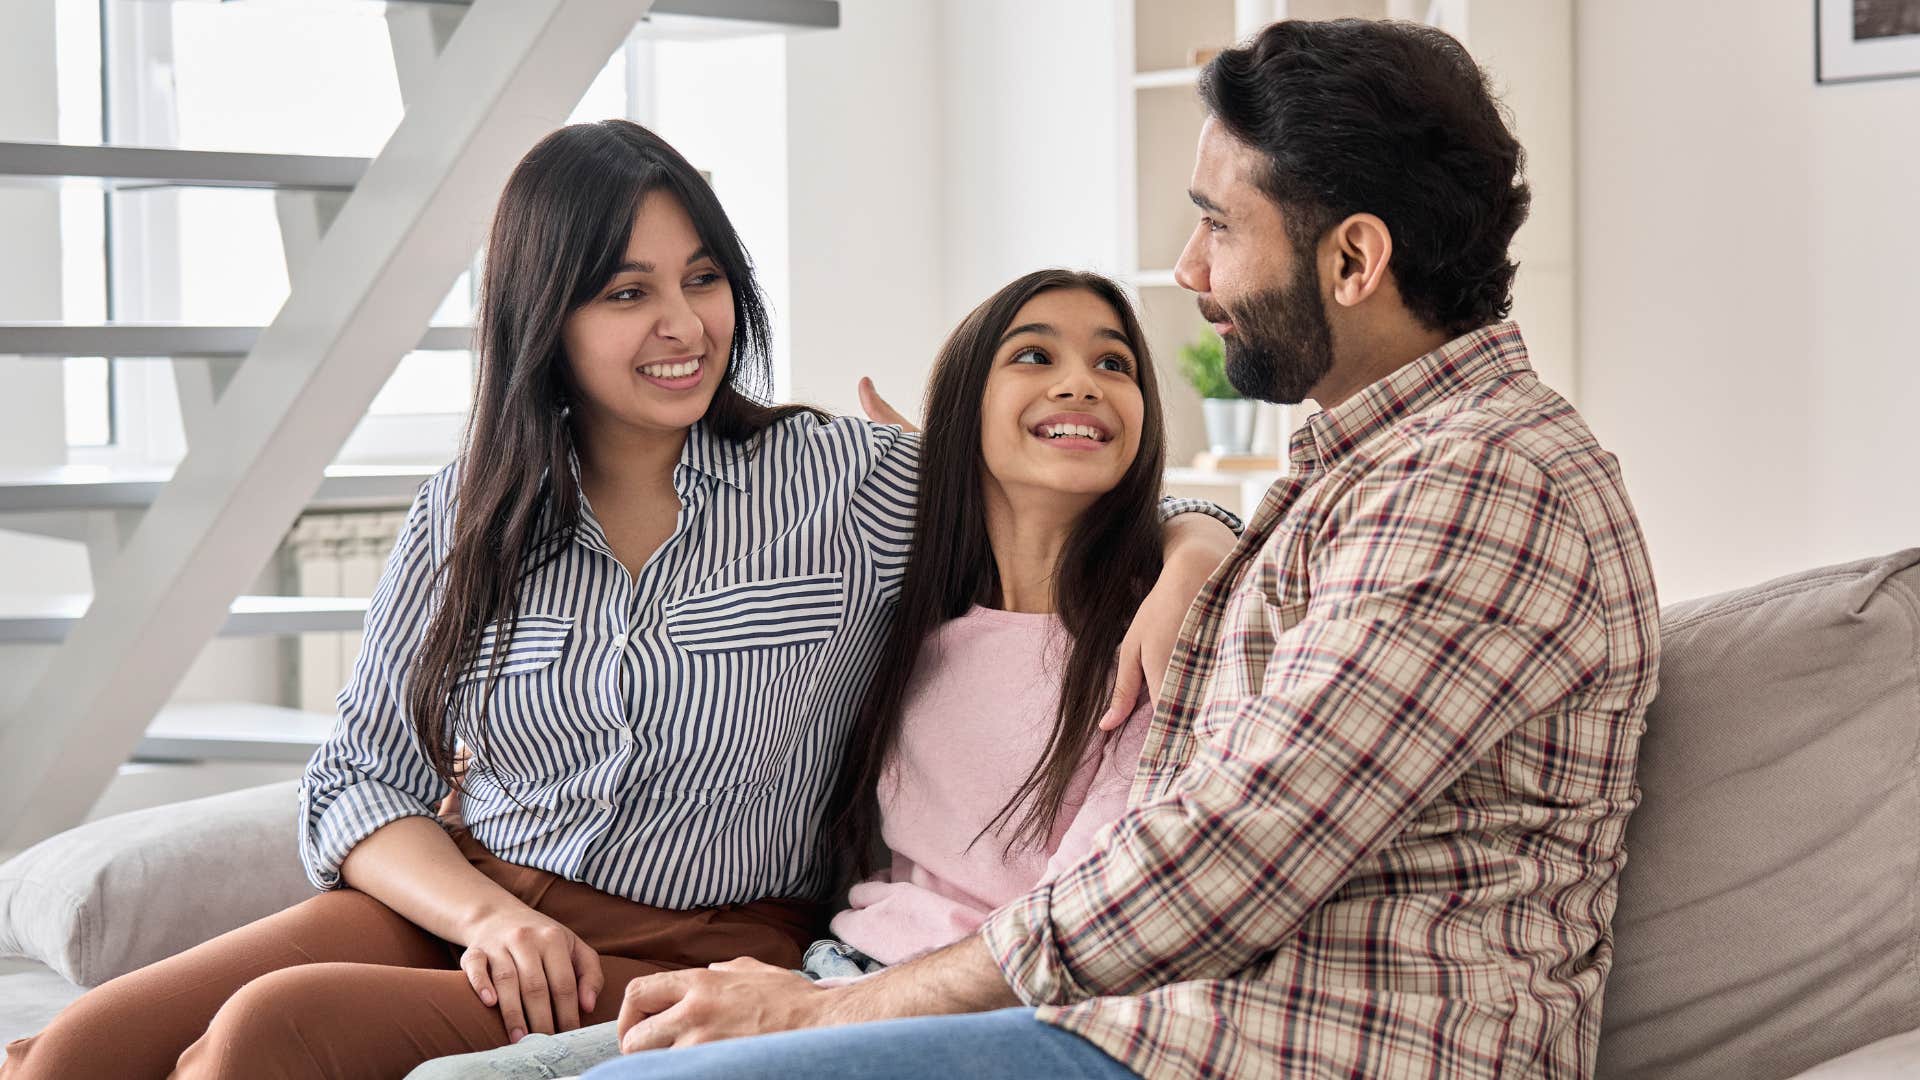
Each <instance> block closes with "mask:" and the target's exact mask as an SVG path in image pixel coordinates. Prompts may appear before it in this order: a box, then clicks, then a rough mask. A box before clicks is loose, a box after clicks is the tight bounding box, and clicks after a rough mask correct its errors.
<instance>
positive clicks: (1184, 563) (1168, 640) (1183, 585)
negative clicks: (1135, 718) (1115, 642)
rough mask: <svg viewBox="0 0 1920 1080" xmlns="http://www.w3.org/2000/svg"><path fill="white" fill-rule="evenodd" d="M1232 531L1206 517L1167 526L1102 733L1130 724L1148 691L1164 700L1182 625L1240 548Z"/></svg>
mask: <svg viewBox="0 0 1920 1080" xmlns="http://www.w3.org/2000/svg"><path fill="white" fill-rule="evenodd" d="M1235 539H1236V538H1235V536H1234V535H1233V530H1232V529H1229V528H1227V527H1226V526H1225V525H1224V524H1222V523H1221V522H1219V521H1218V520H1216V519H1214V518H1211V517H1208V516H1207V515H1205V514H1181V515H1179V516H1178V517H1175V518H1173V519H1172V520H1171V521H1168V522H1167V524H1166V542H1167V550H1166V557H1165V558H1164V560H1163V561H1162V563H1161V567H1160V580H1159V581H1157V582H1155V583H1154V586H1153V589H1152V591H1150V592H1148V593H1147V597H1146V599H1144V600H1142V601H1141V602H1140V610H1139V611H1137V612H1135V613H1134V616H1133V624H1132V625H1131V626H1129V627H1127V636H1126V637H1125V638H1122V639H1121V641H1120V667H1119V673H1118V675H1117V677H1116V678H1115V679H1114V685H1113V700H1112V701H1111V702H1109V703H1108V705H1107V712H1106V715H1104V716H1102V717H1101V718H1100V730H1102V731H1112V730H1113V729H1115V728H1117V727H1119V726H1120V725H1121V724H1124V723H1126V721H1127V717H1129V716H1132V715H1133V710H1134V707H1135V706H1136V705H1138V704H1139V702H1140V694H1141V692H1142V691H1143V690H1144V691H1146V692H1147V693H1148V694H1150V695H1152V696H1153V698H1154V700H1155V701H1156V702H1157V701H1158V700H1159V693H1160V683H1161V682H1162V681H1163V680H1164V679H1166V677H1167V667H1168V665H1169V664H1171V663H1172V662H1173V647H1174V645H1175V644H1177V643H1178V642H1179V640H1180V625H1181V624H1182V623H1184V622H1185V621H1186V618H1187V609H1188V608H1191V607H1192V606H1193V599H1194V597H1196V596H1199V595H1200V589H1201V587H1202V586H1204V585H1206V583H1207V579H1208V578H1209V577H1212V576H1213V572H1214V570H1215V569H1216V568H1218V567H1219V565H1220V563H1221V561H1222V560H1224V559H1225V558H1226V557H1227V555H1228V554H1229V553H1231V552H1232V551H1233V545H1234V542H1235Z"/></svg>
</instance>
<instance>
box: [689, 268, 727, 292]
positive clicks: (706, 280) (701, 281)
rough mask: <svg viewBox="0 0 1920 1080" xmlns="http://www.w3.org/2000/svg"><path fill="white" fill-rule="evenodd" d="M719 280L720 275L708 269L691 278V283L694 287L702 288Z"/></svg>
mask: <svg viewBox="0 0 1920 1080" xmlns="http://www.w3.org/2000/svg"><path fill="white" fill-rule="evenodd" d="M719 281H720V275H719V274H717V273H715V272H713V271H712V270H709V271H707V272H706V273H704V274H700V275H698V276H697V277H695V278H694V279H693V282H692V285H693V287H694V288H696V289H704V288H706V287H707V286H709V285H714V284H717V283H718V282H719Z"/></svg>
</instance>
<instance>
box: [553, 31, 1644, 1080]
mask: <svg viewBox="0 0 1920 1080" xmlns="http://www.w3.org/2000/svg"><path fill="white" fill-rule="evenodd" d="M1201 94H1202V96H1203V98H1204V100H1205V102H1206V105H1207V108H1208V112H1209V114H1210V116H1209V119H1208V120H1207V122H1206V125H1205V127H1204V129H1203V131H1202V134H1201V137H1200V144H1199V150H1198V156H1197V160H1196V163H1195V167H1194V172H1193V187H1192V192H1191V194H1192V197H1193V201H1194V203H1195V204H1196V205H1197V206H1198V207H1199V209H1200V211H1201V217H1200V221H1199V224H1198V225H1197V226H1196V229H1195V232H1194V235H1193V237H1192V238H1191V239H1190V240H1189V242H1188V244H1187V248H1186V251H1185V252H1184V253H1183V254H1182V256H1181V259H1180V264H1179V267H1178V270H1177V276H1178V278H1179V280H1180V283H1181V284H1182V285H1184V286H1186V287H1187V288H1189V289H1192V290H1193V291H1195V292H1196V293H1198V294H1199V305H1200V309H1201V311H1202V312H1203V313H1205V314H1206V316H1207V318H1208V319H1209V320H1210V321H1212V322H1213V323H1214V325H1215V327H1216V328H1217V329H1218V330H1219V331H1220V332H1221V334H1222V336H1223V337H1224V339H1225V342H1226V348H1227V357H1228V374H1229V376H1230V377H1231V378H1232V380H1233V382H1234V383H1235V385H1236V386H1238V387H1239V388H1240V389H1241V390H1243V391H1245V392H1247V393H1249V394H1252V395H1254V396H1258V397H1262V398H1265V399H1267V400H1271V401H1281V402H1299V401H1301V400H1303V399H1305V398H1309V397H1310V398H1312V399H1314V400H1315V401H1316V402H1318V403H1319V404H1320V405H1321V406H1322V408H1323V411H1322V412H1321V413H1320V414H1318V415H1317V416H1315V417H1313V418H1312V419H1310V420H1309V421H1307V423H1306V424H1305V425H1304V428H1303V430H1301V431H1300V432H1299V433H1298V434H1297V435H1296V436H1295V437H1294V440H1293V444H1292V446H1291V449H1290V454H1291V471H1290V475H1288V476H1287V477H1286V478H1285V479H1283V480H1281V481H1280V482H1279V483H1277V484H1276V485H1275V486H1274V488H1273V489H1272V490H1271V491H1270V492H1269V493H1268V494H1267V497H1266V499H1265V501H1264V502H1263V504H1262V506H1261V507H1260V509H1259V511H1258V513H1257V514H1256V515H1255V517H1254V519H1253V520H1252V522H1251V523H1250V525H1249V527H1248V529H1247V532H1246V535H1245V536H1244V538H1243V539H1242V541H1241V543H1240V545H1239V547H1238V548H1237V549H1236V550H1235V552H1234V554H1233V555H1232V556H1231V557H1230V558H1229V559H1228V560H1227V562H1226V563H1225V564H1224V565H1222V566H1221V568H1220V570H1219V571H1218V572H1217V573H1216V574H1215V576H1214V577H1213V579H1212V580H1211V581H1210V582H1209V583H1208V586H1207V587H1206V589H1204V590H1203V591H1202V593H1201V595H1200V598H1199V600H1198V601H1197V604H1196V612H1195V614H1194V615H1192V616H1190V617H1189V619H1188V624H1187V628H1186V631H1185V632H1184V634H1183V638H1182V641H1181V642H1180V645H1179V647H1178V648H1177V649H1176V651H1175V654H1174V659H1173V664H1172V667H1171V668H1170V670H1169V673H1168V677H1167V681H1166V683H1165V684H1164V686H1163V689H1162V694H1161V700H1160V706H1159V711H1158V714H1157V715H1156V717H1155V719H1154V724H1153V727H1152V730H1151V733H1150V734H1149V736H1148V742H1147V747H1146V750H1145V753H1144V755H1143V758H1142V761H1141V772H1140V775H1139V777H1138V779H1137V781H1136V784H1135V787H1134V792H1133V799H1132V809H1130V810H1129V812H1128V813H1127V815H1126V816H1125V817H1123V818H1122V819H1121V820H1120V821H1118V822H1117V823H1115V824H1114V825H1112V826H1110V827H1109V828H1108V829H1107V830H1106V831H1105V832H1104V833H1103V834H1102V835H1101V837H1100V838H1099V840H1098V841H1096V844H1095V850H1094V852H1093V853H1092V854H1091V855H1090V856H1089V857H1088V858H1087V859H1085V860H1084V861H1082V862H1081V863H1080V864H1079V865H1077V866H1075V867H1073V868H1072V869H1070V870H1067V871H1065V872H1063V873H1061V874H1060V875H1059V876H1058V877H1057V878H1055V879H1054V880H1053V881H1051V882H1049V883H1046V884H1043V885H1041V886H1040V887H1038V888H1036V889H1035V890H1034V891H1033V892H1032V893H1030V894H1029V895H1027V896H1026V897H1024V898H1022V899H1021V900H1018V901H1015V902H1014V903H1013V904H1010V905H1009V906H1007V907H1005V908H1003V909H1001V910H1000V911H999V912H997V913H996V914H995V915H994V916H993V917H992V918H991V919H990V920H989V921H988V922H987V924H986V926H985V927H984V928H983V929H982V931H981V932H980V933H979V934H978V935H975V936H973V937H970V938H967V939H965V940H963V941H961V942H960V943H958V944H956V945H953V946H951V947H949V948H947V949H944V950H941V951H939V952H936V953H933V954H931V955H929V956H926V957H923V958H921V959H919V960H916V961H913V962H911V963H907V964H904V965H901V966H899V967H896V968H892V969H889V970H887V971H884V972H882V973H880V974H879V975H876V976H874V977H871V978H869V979H866V980H863V981H860V982H858V983H855V984H853V985H851V986H848V987H845V988H842V989H833V990H818V989H815V988H813V987H812V986H810V985H809V984H807V983H805V981H804V980H801V979H799V978H798V977H797V976H793V975H791V974H788V973H785V972H779V971H775V970H773V969H771V968H767V967H765V966H764V965H756V964H752V963H751V962H738V961H737V962H735V963H733V964H728V965H722V966H721V969H720V970H712V971H689V972H674V973H670V974H664V975H658V976H653V977H650V978H648V979H646V980H642V981H641V982H639V983H636V984H634V986H633V987H632V988H631V989H630V990H629V992H628V996H627V1000H626V1008H625V1010H624V1011H623V1013H622V1017H621V1027H622V1032H623V1041H622V1047H623V1049H625V1050H627V1051H629V1052H632V1051H637V1050H647V1049H653V1048H660V1047H668V1046H687V1045H690V1044H694V1043H703V1042H711V1041H713V1040H720V1039H730V1038H732V1037H734V1036H739V1035H750V1034H758V1033H761V1032H772V1031H784V1032H786V1033H785V1034H777V1035H769V1036H766V1037H763V1038H752V1039H738V1040H734V1041H726V1042H718V1043H716V1044H715V1045H711V1046H700V1047H698V1048H696V1049H692V1050H676V1051H673V1052H671V1053H665V1054H655V1053H649V1054H643V1055H641V1056H638V1057H627V1058H623V1059H621V1060H620V1061H617V1062H613V1063H610V1064H608V1065H607V1066H604V1067H603V1068H602V1070H600V1071H596V1072H594V1073H593V1074H591V1075H592V1076H594V1077H599V1078H606V1080H620V1078H634V1080H637V1078H641V1077H646V1078H658V1077H707V1076H732V1077H757V1076H766V1077H773V1076H808V1077H811V1076H820V1077H826V1076H836V1077H867V1076H939V1075H949V1076H969V1077H1001V1076H1008V1077H1011V1076H1040V1075H1048V1076H1059V1077H1124V1076H1131V1075H1140V1076H1145V1077H1151V1078H1155V1080H1160V1078H1168V1080H1171V1078H1174V1077H1189V1076H1233V1077H1252V1076H1275V1077H1335V1076H1338V1077H1349V1076H1364V1077H1387V1076H1421V1077H1432V1076H1445V1077H1457V1076H1496V1075H1500V1076H1522V1075H1525V1076H1536V1075H1537V1076H1545V1077H1586V1076H1590V1075H1591V1074H1592V1072H1593V1069H1594V1055H1595V1048H1596V1046H1597V1043H1598V1037H1599V1024H1600V1002H1601V991H1602V988H1603V985H1604V983H1605V980H1606V975H1607V971H1608V967H1609V964H1610V962H1611V957H1612V948H1611V938H1610V932H1609V928H1608V923H1609V920H1610V918H1611V916H1612V912H1613V907H1614V901H1615V896H1616V890H1617V884H1616V883H1617V875H1618V873H1619V870H1620V867H1621V865H1622V863H1623V861H1624V858H1625V856H1624V852H1623V848H1622V835H1623V833H1624V830H1625V825H1626V819H1627V814H1628V812H1629V811H1630V810H1631V809H1632V807H1633V806H1634V805H1635V803H1636V802H1637V799H1638V790H1637V788H1636V787H1635V784H1634V763H1635V755H1636V752H1637V749H1638V745H1639V736H1640V732H1641V729H1642V726H1643V721H1642V715H1643V713H1644V710H1645V708H1646V706H1647V704H1648V702H1649V700H1650V699H1651V698H1652V696H1653V691H1654V682H1655V668H1656V665H1657V659H1658V644H1657V639H1656V606H1655V598H1654V589H1653V579H1652V575H1651V573H1650V571H1649V569H1648V565H1647V560H1646V555H1645V551H1644V547H1643V544H1642V541H1641V537H1640V533H1639V529H1638V527H1637V525H1636V523H1635V520H1634V516H1633V512H1632V510H1631V508H1630V507H1629V505H1628V502H1627V499H1626V495H1625V492H1624V490H1623V488H1622V485H1621V481H1620V476H1619V472H1618V470H1617V468H1616V467H1615V464H1614V460H1613V458H1612V457H1611V455H1609V454H1607V453H1606V452H1605V451H1603V450H1602V449H1601V448H1600V447H1599V445H1598V444H1597V443H1596V442H1595V441H1594V439H1593V437H1592V435H1591V434H1590V433H1589V432H1588V430H1587V428H1586V426H1585V424H1584V423H1583V422H1582V421H1581V420H1580V418H1579V416H1578V415H1577V414H1576V413H1575V412H1574V411H1573V409H1572V408H1571V407H1570V406H1569V405H1568V404H1567V403H1566V402H1565V401H1564V400H1562V399H1561V398H1560V397H1559V396H1557V395H1556V394H1554V393H1553V392H1552V391H1551V390H1548V389H1546V388H1545V387H1543V386H1541V385H1540V383H1539V381H1538V380H1537V379H1536V378H1535V376H1534V374H1533V371H1532V370H1531V368H1530V367H1529V366H1528V363H1527V359H1526V349H1525V346H1524V345H1523V344H1522V342H1521V339H1520V335H1519V332H1518V330H1517V329H1516V328H1515V327H1514V326H1513V325H1512V324H1511V323H1503V322H1501V321H1500V320H1501V319H1503V318H1504V317H1505V315H1506V313H1507V312H1508V310H1509V308H1510V306H1511V299H1510V288H1511V285H1512V281H1513V274H1514V265H1513V263H1512V262H1511V261H1510V259H1509V258H1508V251H1507V248H1508V242H1509V240H1510V239H1511V237H1512V235H1513V233H1514V230H1515V229H1517V228H1518V227H1519V225H1520V223H1521V221H1522V220H1523V219H1524V218H1525V216H1526V212H1527V204H1528V190H1527V187H1526V185H1525V183H1524V182H1523V181H1522V180H1521V179H1520V165H1521V160H1522V154H1521V150H1520V146H1519V144H1518V143H1517V142H1515V140H1514V139H1513V137H1512V135H1511V134H1510V133H1509V132H1508V130H1507V128H1506V127H1505V125H1504V124H1503V123H1502V120H1501V117H1500V113H1499V110H1498V108H1497V106H1496V105H1495V103H1494V102H1493V100H1492V99H1491V97H1490V96H1489V94H1488V92H1487V89H1486V81H1485V77H1484V76H1483V74H1482V73H1481V72H1480V70H1479V69H1478V68H1477V66H1475V64H1474V63H1473V61H1472V60H1471V59H1470V58H1469V57H1468V56H1467V54H1466V53H1465V51H1464V50H1463V49H1461V47H1460V46H1459V44H1458V43H1456V42H1455V41H1453V40H1452V39H1451V38H1449V37H1447V36H1446V35H1444V34H1442V33H1440V32H1439V31H1436V30H1432V29H1428V28H1424V27H1419V26H1413V25H1408V24H1388V23H1370V22H1339V23H1300V22H1285V23H1279V24H1277V25H1274V26H1271V27H1269V28H1267V30H1265V31H1264V32H1263V33H1261V34H1260V35H1259V36H1258V37H1257V38H1256V39H1255V40H1254V41H1253V42H1252V43H1251V44H1249V45H1247V46H1246V47H1243V48H1237V49H1232V50H1229V51H1227V52H1225V53H1223V54H1222V55H1221V56H1220V57H1219V58H1217V59H1216V60H1214V61H1213V62H1212V63H1211V64H1210V65H1208V67H1207V69H1206V71H1205V73H1204V75H1203V77H1202V80H1201ZM903 1017H918V1019H907V1020H896V1021H895V1022H893V1023H884V1024H876V1023H868V1021H878V1020H889V1019H895V1018H903ZM838 1025H854V1026H838ZM795 1029H798V1030H795Z"/></svg>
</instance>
